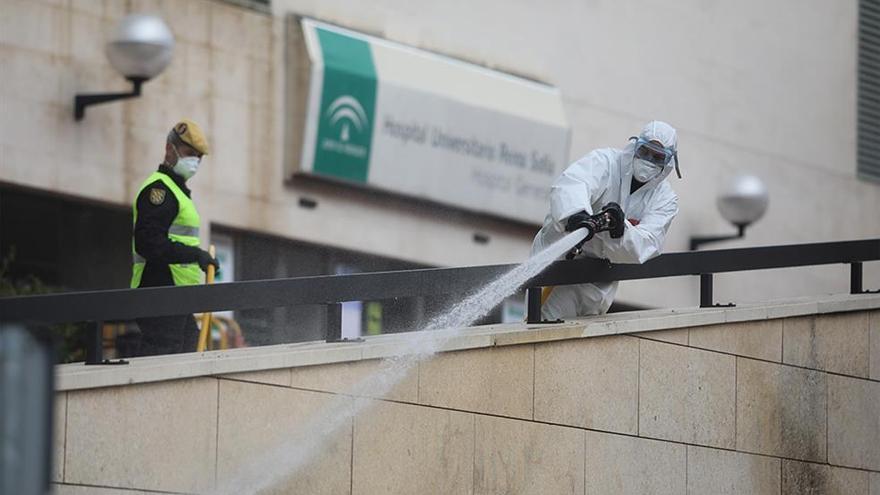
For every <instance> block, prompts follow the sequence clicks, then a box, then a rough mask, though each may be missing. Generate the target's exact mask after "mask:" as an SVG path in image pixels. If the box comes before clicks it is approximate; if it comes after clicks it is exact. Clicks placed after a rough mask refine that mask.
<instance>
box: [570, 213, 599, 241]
mask: <svg viewBox="0 0 880 495" xmlns="http://www.w3.org/2000/svg"><path fill="white" fill-rule="evenodd" d="M582 227H586V228H587V229H590V232H591V233H592V229H593V222H591V221H590V215H588V214H587V212H586V211H579V212H577V213H575V214H574V215H572V216H570V217H568V221H567V222H565V231H566V232H574V231H575V230H577V229H579V228H582ZM590 237H592V236H590Z"/></svg>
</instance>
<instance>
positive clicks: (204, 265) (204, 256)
mask: <svg viewBox="0 0 880 495" xmlns="http://www.w3.org/2000/svg"><path fill="white" fill-rule="evenodd" d="M209 265H214V271H215V272H219V271H220V262H219V261H217V259H216V258H214V257H213V256H211V253H209V252H207V251H205V250H204V249H199V268H201V269H202V271H203V272H205V273H208V266H209Z"/></svg>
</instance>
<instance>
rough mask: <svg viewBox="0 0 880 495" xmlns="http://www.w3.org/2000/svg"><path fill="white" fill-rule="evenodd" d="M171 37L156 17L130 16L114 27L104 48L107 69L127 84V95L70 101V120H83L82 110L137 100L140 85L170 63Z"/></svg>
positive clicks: (77, 96) (100, 96) (108, 94)
mask: <svg viewBox="0 0 880 495" xmlns="http://www.w3.org/2000/svg"><path fill="white" fill-rule="evenodd" d="M173 53H174V35H172V34H171V30H170V29H169V28H168V25H167V24H165V21H163V20H162V19H161V18H160V17H157V16H154V15H148V14H130V15H128V16H125V17H124V18H122V20H121V21H120V22H119V24H118V25H117V26H116V30H115V31H114V33H113V36H112V37H111V39H110V41H109V42H108V43H107V46H106V54H107V59H108V60H109V61H110V65H112V66H113V68H114V69H116V71H117V72H119V73H120V74H122V76H123V77H125V78H126V79H128V80H129V81H131V83H132V90H131V91H130V92H128V93H102V94H79V95H76V97H74V105H73V116H74V118H75V119H76V120H82V119H83V117H85V112H86V107H87V106H89V105H97V104H99V103H106V102H109V101H114V100H121V99H124V98H133V97H135V96H140V94H141V84H143V83H144V82H146V81H148V80H150V79H152V78H154V77H156V76H157V75H159V74H160V73H162V71H163V70H165V68H166V67H168V64H169V63H171V57H172V55H173Z"/></svg>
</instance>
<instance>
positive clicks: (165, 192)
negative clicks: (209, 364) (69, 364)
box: [131, 119, 219, 356]
mask: <svg viewBox="0 0 880 495" xmlns="http://www.w3.org/2000/svg"><path fill="white" fill-rule="evenodd" d="M207 154H208V141H207V140H206V139H205V135H204V133H203V132H202V130H201V128H199V126H198V125H197V124H196V123H195V122H193V121H191V120H187V119H184V120H182V121H180V122H178V123H177V124H176V125H175V126H174V127H173V128H172V129H171V131H170V132H169V133H168V139H167V140H166V143H165V160H164V161H163V162H162V164H160V165H159V169H158V170H156V171H155V172H153V173H152V174H151V175H150V176H149V177H147V179H146V180H145V181H144V182H143V184H142V185H141V187H140V189H139V190H138V193H137V197H136V199H135V201H134V205H133V216H134V218H133V222H134V234H133V239H132V246H131V247H132V272H131V287H132V288H133V289H134V288H138V287H160V286H168V285H196V284H200V283H202V272H204V271H206V270H207V268H208V266H209V265H214V266H215V267H216V268H219V263H218V262H217V260H216V259H214V257H212V256H211V255H210V254H209V253H208V252H207V251H205V250H203V249H201V248H200V247H199V223H200V219H199V213H198V211H197V210H196V205H195V203H193V201H192V198H191V192H190V190H189V188H188V187H187V186H186V181H187V180H189V179H191V178H192V176H193V175H195V173H196V171H197V170H198V168H199V165H200V164H201V160H202V157H203V156H204V155H207ZM137 323H138V327H140V330H141V345H140V349H139V352H138V354H139V355H142V356H149V355H155V354H173V353H178V352H187V351H193V350H195V342H196V339H197V338H198V328H197V327H196V323H195V320H194V319H193V316H192V315H183V316H163V317H154V318H139V319H138V320H137Z"/></svg>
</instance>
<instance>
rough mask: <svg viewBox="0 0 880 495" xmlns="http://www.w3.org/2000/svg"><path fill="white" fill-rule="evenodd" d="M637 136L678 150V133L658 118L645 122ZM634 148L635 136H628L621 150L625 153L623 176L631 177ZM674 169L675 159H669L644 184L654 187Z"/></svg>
mask: <svg viewBox="0 0 880 495" xmlns="http://www.w3.org/2000/svg"><path fill="white" fill-rule="evenodd" d="M639 137H640V138H642V139H644V140H645V141H657V142H659V143H660V144H662V145H663V146H664V147H666V148H670V149H672V150H673V151H678V133H677V132H676V131H675V128H674V127H672V126H671V125H669V124H667V123H666V122H662V121H659V120H652V121H651V122H648V123H647V124H645V127H643V128H642V132H640V133H639ZM635 150H636V141H635V138H630V141H629V143H628V144H627V145H626V146H625V147H624V148H623V152H624V153H625V154H626V155H627V158H628V159H627V160H624V164H625V167H626V170H623V171H622V172H623V174H624V175H625V176H629V177H632V172H633V163H634V162H635ZM673 170H675V159H672V160H669V163H667V164H666V165H665V166H664V167H663V170H662V171H661V172H660V173H659V174H658V175H657V177H654V178H653V179H651V180H650V181H648V182H647V183H646V184H645V186H647V187H654V186H656V185H657V184H658V183H660V182H662V181H663V180H665V179H666V177H667V176H668V175H669V174H671V173H672V171H673Z"/></svg>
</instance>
